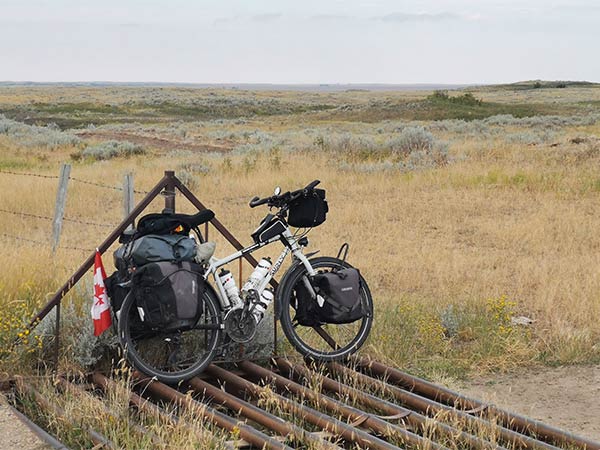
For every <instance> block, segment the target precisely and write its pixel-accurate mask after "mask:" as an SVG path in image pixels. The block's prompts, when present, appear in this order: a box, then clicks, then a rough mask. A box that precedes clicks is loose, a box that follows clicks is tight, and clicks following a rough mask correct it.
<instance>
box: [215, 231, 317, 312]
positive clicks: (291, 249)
mask: <svg viewBox="0 0 600 450" xmlns="http://www.w3.org/2000/svg"><path fill="white" fill-rule="evenodd" d="M275 241H284V242H283V243H284V249H283V251H282V252H281V255H279V258H277V260H276V261H275V263H273V265H272V266H271V268H270V269H269V272H268V273H267V275H266V277H265V278H264V279H263V281H262V282H261V283H260V285H259V286H258V288H257V289H256V290H257V292H258V294H259V295H260V294H261V293H262V291H263V290H264V289H265V288H266V287H267V285H268V284H269V283H270V281H271V280H272V279H273V277H274V276H275V274H276V273H277V272H278V271H279V269H280V268H281V265H282V264H283V261H284V260H285V257H286V256H287V255H288V254H289V253H292V255H293V256H294V257H295V258H296V259H297V260H298V261H300V262H301V263H302V264H303V265H304V267H306V271H307V272H308V273H309V274H310V275H311V276H313V275H315V273H316V272H315V270H314V269H313V268H312V266H311V265H310V262H309V261H308V258H307V257H306V256H304V254H303V253H302V246H300V245H299V244H298V241H297V240H296V238H295V237H294V236H293V235H292V233H291V231H290V229H289V227H286V229H285V231H284V232H283V233H281V234H279V235H277V236H274V237H272V238H271V239H269V240H267V241H265V242H260V243H257V244H254V245H251V246H249V247H246V248H243V249H242V250H239V251H237V252H235V253H232V254H231V255H229V256H226V257H225V258H222V259H217V258H215V257H211V258H210V261H209V266H208V269H206V272H205V273H204V279H205V280H206V279H207V278H208V276H209V275H210V274H212V276H213V279H214V282H215V286H216V287H217V294H218V296H219V303H220V304H221V309H222V310H223V311H228V310H229V309H231V308H232V305H231V302H230V301H229V298H228V297H227V293H226V292H225V288H224V287H223V283H221V279H220V278H219V277H218V276H217V269H219V268H220V267H222V266H224V265H226V264H229V263H230V262H232V261H235V260H236V259H238V258H241V257H242V256H244V255H246V254H250V253H252V252H254V251H255V250H258V249H259V248H262V247H264V246H266V245H269V244H272V243H273V242H275ZM240 288H241V286H240Z"/></svg>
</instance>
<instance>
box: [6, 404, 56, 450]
mask: <svg viewBox="0 0 600 450" xmlns="http://www.w3.org/2000/svg"><path fill="white" fill-rule="evenodd" d="M51 448H52V447H51V446H49V445H48V444H46V443H45V442H44V441H42V440H41V439H40V438H39V437H38V436H37V435H36V434H35V433H33V432H32V431H31V430H30V429H29V427H28V426H27V425H25V424H24V423H23V422H21V420H20V419H19V418H18V417H17V416H16V415H15V414H14V413H13V412H12V411H11V410H10V408H9V407H8V405H7V401H6V398H5V397H4V396H3V395H2V394H0V449H1V450H17V449H18V450H46V449H51Z"/></svg>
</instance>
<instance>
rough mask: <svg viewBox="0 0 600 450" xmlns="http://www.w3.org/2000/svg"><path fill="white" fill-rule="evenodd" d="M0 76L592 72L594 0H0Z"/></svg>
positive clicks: (431, 78)
mask: <svg viewBox="0 0 600 450" xmlns="http://www.w3.org/2000/svg"><path fill="white" fill-rule="evenodd" d="M0 43H1V44H0V81H8V80H10V81H139V82H152V81H156V82H191V83H283V84H305V83H306V84H314V83H384V84H405V83H410V84H412V83H436V84H437V83H448V84H455V83H457V84H471V83H473V84H476V83H500V82H514V81H519V80H531V79H545V80H588V81H600V58H599V57H598V44H600V1H599V0H572V1H568V0H556V1H555V0H520V1H517V0H506V1H488V0H479V1H475V0H449V1H439V0H437V1H436V0H423V1H416V0H320V1H318V0H295V1H289V0H260V1H259V0H254V1H253V0H246V1H242V0H220V1H207V0H96V1H89V0H0Z"/></svg>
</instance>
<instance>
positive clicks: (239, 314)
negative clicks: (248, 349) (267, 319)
mask: <svg viewBox="0 0 600 450" xmlns="http://www.w3.org/2000/svg"><path fill="white" fill-rule="evenodd" d="M225 331H226V332H227V335H228V336H229V337H230V338H231V340H232V341H234V342H238V343H240V344H245V343H247V342H250V341H251V340H252V339H253V338H254V335H255V334H256V320H255V319H254V316H253V315H252V314H250V313H249V312H248V311H246V312H245V313H244V308H235V309H232V310H231V311H229V312H228V313H227V314H226V315H225Z"/></svg>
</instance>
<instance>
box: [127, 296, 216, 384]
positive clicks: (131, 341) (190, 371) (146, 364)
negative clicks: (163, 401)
mask: <svg viewBox="0 0 600 450" xmlns="http://www.w3.org/2000/svg"><path fill="white" fill-rule="evenodd" d="M201 301H202V302H204V309H203V314H202V316H201V317H200V319H199V320H198V323H197V325H196V327H202V326H203V325H202V324H204V326H211V327H213V328H211V329H209V330H207V329H205V328H194V329H192V330H186V331H183V332H182V331H171V332H162V331H156V330H147V329H144V328H143V324H142V323H141V322H140V321H139V315H138V311H137V304H136V301H135V297H134V295H133V293H131V292H130V293H129V294H128V295H127V297H126V298H125V301H124V302H123V305H122V306H121V310H120V313H119V315H120V318H119V324H118V329H119V334H118V336H119V340H120V342H121V346H122V348H123V350H124V353H125V357H126V358H127V361H129V363H130V364H131V365H133V366H134V367H135V368H136V369H138V370H139V371H140V372H143V373H144V374H146V375H149V376H152V377H156V378H157V379H158V380H159V381H161V382H163V383H167V384H177V383H180V382H181V381H184V380H188V379H190V378H192V377H194V376H196V375H198V374H199V373H201V372H202V371H203V370H204V369H206V367H207V366H208V365H209V364H210V362H211V361H212V360H213V359H214V357H215V354H216V352H217V349H218V346H219V344H220V342H221V340H222V320H221V315H220V308H219V302H218V299H217V298H216V296H215V294H214V292H213V291H212V289H210V288H208V287H207V288H206V289H205V291H204V293H203V294H202V298H201ZM207 324H209V325H207ZM183 333H188V334H187V335H186V339H185V340H184V344H185V343H189V346H190V353H191V354H192V355H193V356H192V358H193V361H192V362H191V363H190V364H186V365H185V367H181V368H173V367H169V368H168V370H166V369H165V368H163V367H158V365H157V364H156V363H155V362H153V361H151V358H152V357H154V356H155V355H156V354H158V353H161V351H162V348H161V347H160V346H161V345H164V346H165V347H169V346H170V345H172V344H171V343H172V342H173V340H174V339H175V338H176V342H179V340H180V339H181V338H182V335H183ZM193 333H196V334H193ZM202 335H204V336H205V339H204V342H201V341H202ZM209 335H210V336H209ZM144 336H146V337H144ZM144 346H145V347H147V348H148V350H147V352H146V350H143V348H144ZM194 346H197V350H196V348H195V347H194ZM167 351H168V350H167ZM177 352H179V348H177V349H176V350H174V351H171V354H173V353H177ZM146 353H147V354H146ZM152 353H154V355H152ZM169 357H170V355H169ZM161 359H162V358H161Z"/></svg>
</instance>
